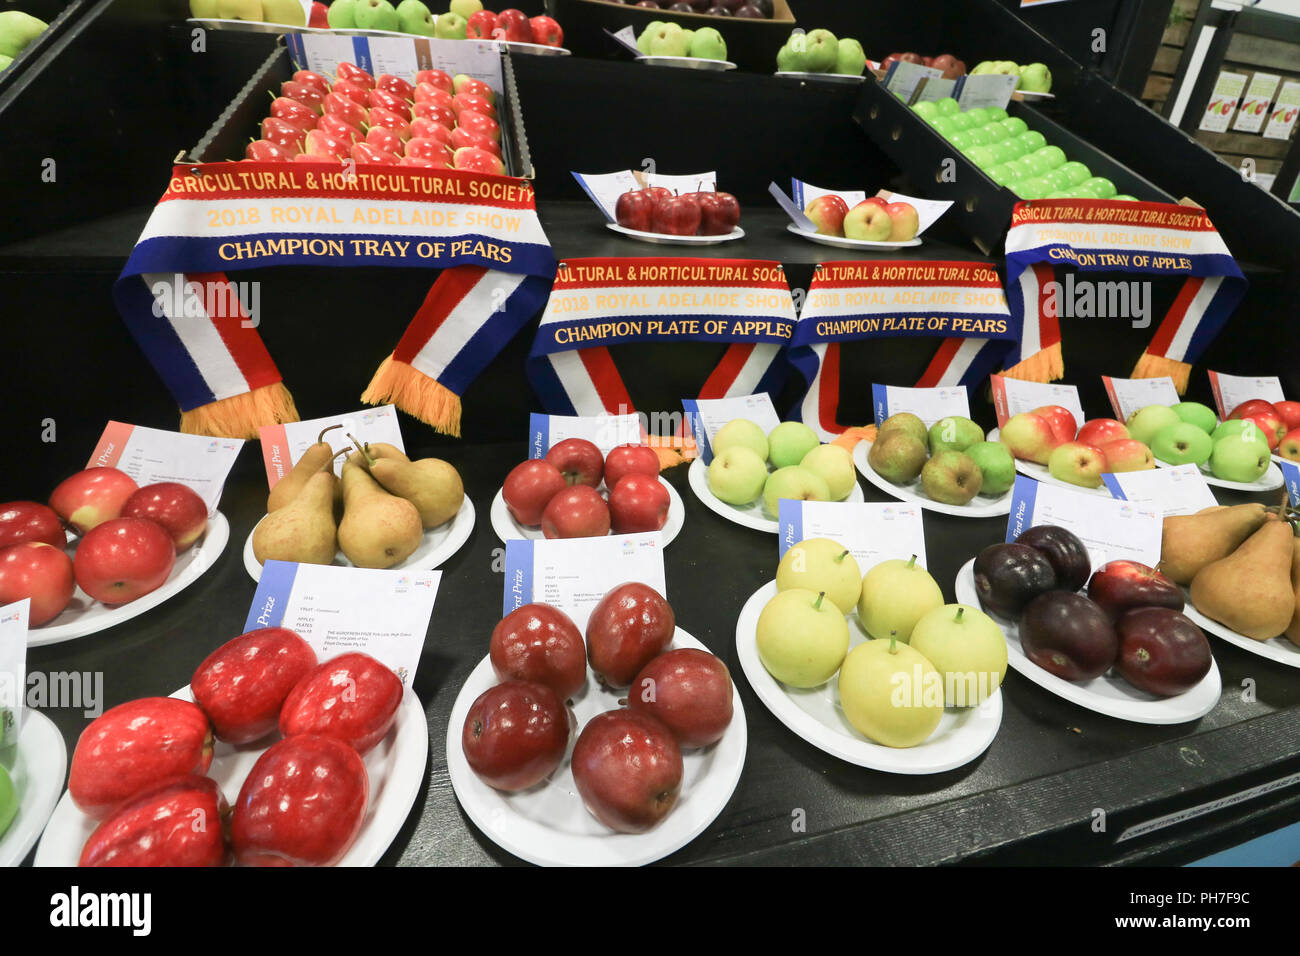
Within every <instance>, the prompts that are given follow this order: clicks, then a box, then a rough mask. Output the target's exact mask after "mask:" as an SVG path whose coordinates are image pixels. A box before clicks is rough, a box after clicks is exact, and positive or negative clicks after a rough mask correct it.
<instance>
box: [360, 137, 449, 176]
mask: <svg viewBox="0 0 1300 956" xmlns="http://www.w3.org/2000/svg"><path fill="white" fill-rule="evenodd" d="M370 132H372V133H373V132H374V130H373V129H372V130H371V131H370ZM402 158H403V159H421V160H425V161H426V162H429V163H431V164H432V165H433V166H434V167H435V168H438V169H450V168H451V150H449V149H448V148H447V147H446V145H445V144H444V143H442V142H440V141H438V140H436V139H425V138H421V137H416V138H414V139H412V140H411V141H410V142H409V143H407V144H406V153H405V155H404V156H403V157H402Z"/></svg>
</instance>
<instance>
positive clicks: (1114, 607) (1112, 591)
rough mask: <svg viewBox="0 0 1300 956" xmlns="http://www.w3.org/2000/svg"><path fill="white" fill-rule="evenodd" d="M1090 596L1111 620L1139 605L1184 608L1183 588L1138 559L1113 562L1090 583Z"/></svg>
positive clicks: (1175, 609)
mask: <svg viewBox="0 0 1300 956" xmlns="http://www.w3.org/2000/svg"><path fill="white" fill-rule="evenodd" d="M1088 597H1090V598H1092V600H1094V601H1096V602H1097V604H1098V605H1099V606H1100V607H1101V609H1102V610H1103V611H1105V612H1106V613H1107V614H1108V615H1109V616H1110V619H1111V621H1118V620H1119V619H1120V617H1121V616H1122V615H1123V614H1124V612H1125V611H1129V610H1132V609H1133V608H1139V607H1167V608H1170V609H1171V610H1174V611H1181V610H1182V609H1183V603H1184V598H1183V589H1182V588H1180V587H1179V586H1178V585H1177V584H1175V583H1174V582H1173V581H1171V580H1170V579H1169V578H1167V577H1165V576H1164V575H1163V574H1161V573H1160V572H1159V571H1157V570H1155V569H1154V568H1149V567H1147V566H1146V565H1145V564H1141V563H1140V562H1137V561H1111V562H1109V563H1108V564H1104V565H1102V566H1101V567H1100V568H1098V569H1097V572H1096V573H1095V574H1094V575H1093V576H1092V580H1090V581H1089V582H1088Z"/></svg>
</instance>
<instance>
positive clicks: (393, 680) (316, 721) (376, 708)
mask: <svg viewBox="0 0 1300 956" xmlns="http://www.w3.org/2000/svg"><path fill="white" fill-rule="evenodd" d="M404 693H405V689H404V688H403V687H402V682H401V681H400V680H398V678H397V675H396V674H394V673H393V670H392V668H390V667H388V666H387V665H386V664H382V663H380V662H379V661H377V660H375V659H374V658H373V657H371V656H370V655H369V654H355V653H354V654H340V655H339V656H338V657H332V658H330V659H329V660H327V661H325V662H324V663H322V664H317V665H316V666H315V667H314V668H312V669H311V670H310V671H308V672H307V673H306V674H304V675H303V676H302V678H301V679H299V681H298V683H297V684H295V685H294V687H293V690H291V691H289V696H288V697H286V698H285V700H284V707H283V708H282V709H281V710H280V733H281V734H282V735H284V736H285V737H293V736H295V735H297V734H317V735H321V736H325V737H333V738H335V739H336V740H341V741H343V743H345V744H347V745H348V746H350V747H352V748H353V749H354V750H355V751H356V752H357V753H359V754H361V755H362V756H365V755H366V754H367V753H369V752H370V750H371V749H373V748H374V746H375V744H377V743H379V741H381V740H383V739H384V736H385V735H386V734H387V733H388V729H389V728H390V727H392V726H393V721H394V720H396V719H397V708H398V707H399V706H401V703H402V695H403V694H404Z"/></svg>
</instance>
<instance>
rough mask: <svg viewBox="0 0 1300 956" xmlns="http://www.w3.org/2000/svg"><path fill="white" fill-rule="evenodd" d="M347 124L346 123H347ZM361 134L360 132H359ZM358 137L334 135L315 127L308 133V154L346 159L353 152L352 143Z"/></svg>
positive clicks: (306, 144) (325, 157)
mask: <svg viewBox="0 0 1300 956" xmlns="http://www.w3.org/2000/svg"><path fill="white" fill-rule="evenodd" d="M345 125H346V124H345ZM357 135H358V136H359V135H360V134H359V133H358V134H357ZM355 142H356V139H354V138H352V134H349V135H348V137H346V138H340V137H337V136H334V135H333V134H331V133H327V132H325V130H323V129H314V130H311V131H310V132H309V133H308V134H307V140H306V143H305V144H304V145H305V147H306V152H307V155H310V156H319V157H320V158H321V159H323V160H325V159H340V160H341V159H346V158H347V157H348V156H350V155H351V154H352V145H353V144H354V143H355Z"/></svg>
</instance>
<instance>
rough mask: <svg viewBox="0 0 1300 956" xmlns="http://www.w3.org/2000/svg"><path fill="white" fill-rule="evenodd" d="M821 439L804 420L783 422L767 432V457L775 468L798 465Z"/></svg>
mask: <svg viewBox="0 0 1300 956" xmlns="http://www.w3.org/2000/svg"><path fill="white" fill-rule="evenodd" d="M820 444H821V439H819V438H818V437H817V433H816V432H815V431H813V430H812V429H811V428H809V427H808V426H807V425H805V424H804V423H803V422H782V423H781V424H780V425H777V426H776V427H775V428H773V429H772V430H771V431H770V432H768V433H767V458H768V461H770V462H771V463H772V467H773V468H786V467H788V466H790V465H797V464H799V462H801V461H803V456H804V455H806V454H808V452H810V451H812V450H813V449H814V448H816V447H817V446H818V445H820Z"/></svg>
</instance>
